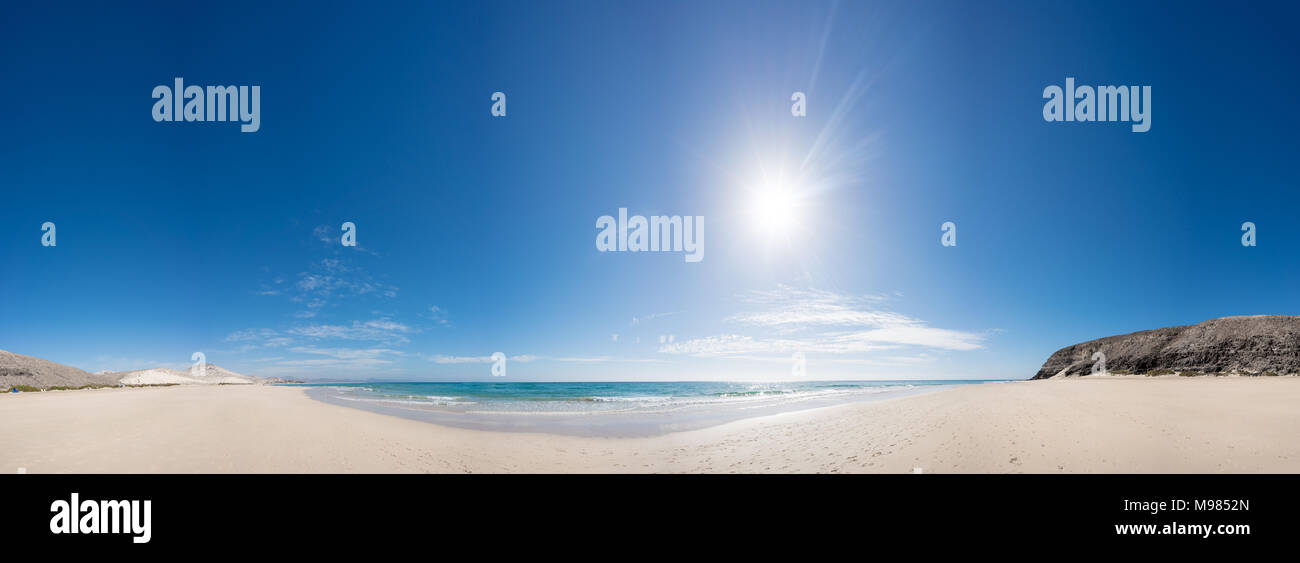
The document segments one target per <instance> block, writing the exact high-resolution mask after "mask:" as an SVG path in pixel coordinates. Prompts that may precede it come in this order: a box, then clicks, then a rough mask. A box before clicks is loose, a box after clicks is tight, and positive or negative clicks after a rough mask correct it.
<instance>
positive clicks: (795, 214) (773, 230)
mask: <svg viewBox="0 0 1300 563" xmlns="http://www.w3.org/2000/svg"><path fill="white" fill-rule="evenodd" d="M750 205H751V207H750V221H751V222H752V225H753V227H754V229H755V231H757V232H758V233H759V234H761V235H764V236H766V237H769V238H782V239H786V240H788V239H789V238H790V236H791V235H793V234H794V230H795V228H796V227H798V226H799V221H800V214H801V212H802V208H803V200H802V195H801V194H800V193H799V191H798V189H797V188H796V187H795V186H791V185H789V184H786V183H771V184H767V185H763V186H761V187H759V188H757V189H755V190H754V192H753V195H752V201H751V202H750Z"/></svg>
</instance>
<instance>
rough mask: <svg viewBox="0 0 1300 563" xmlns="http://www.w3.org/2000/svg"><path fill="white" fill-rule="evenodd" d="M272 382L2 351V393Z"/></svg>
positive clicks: (222, 372) (211, 369)
mask: <svg viewBox="0 0 1300 563" xmlns="http://www.w3.org/2000/svg"><path fill="white" fill-rule="evenodd" d="M268 382H270V381H269V380H264V379H261V378H257V377H252V376H247V375H240V374H238V373H235V372H233V371H230V370H228V369H225V368H222V367H220V366H217V365H214V364H207V370H206V371H205V374H204V375H203V376H196V375H194V374H192V373H191V372H190V370H187V369H186V370H177V369H165V368H153V369H143V370H135V371H123V372H99V373H87V372H85V371H82V370H79V369H77V368H74V367H72V366H65V365H63V364H57V363H54V362H51V361H49V360H42V359H40V358H33V357H31V356H23V355H21V354H14V353H12V352H6V351H4V350H0V390H7V389H9V388H11V387H18V386H27V387H35V388H38V389H48V388H50V387H81V386H84V385H110V386H116V385H164V384H172V385H216V384H242V385H250V384H259V383H268Z"/></svg>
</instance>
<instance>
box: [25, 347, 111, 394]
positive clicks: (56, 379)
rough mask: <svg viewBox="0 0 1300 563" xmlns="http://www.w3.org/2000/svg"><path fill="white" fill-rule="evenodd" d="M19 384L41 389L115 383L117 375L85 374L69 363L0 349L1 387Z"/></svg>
mask: <svg viewBox="0 0 1300 563" xmlns="http://www.w3.org/2000/svg"><path fill="white" fill-rule="evenodd" d="M20 385H25V386H28V387H36V388H40V389H46V388H49V387H81V386H83V385H117V378H115V377H113V376H109V375H99V374H93V373H87V372H84V371H81V370H79V369H77V368H74V367H72V366H65V365H63V364H56V363H54V362H51V361H49V360H42V359H40V358H33V357H31V356H24V355H22V354H14V353H12V352H6V351H4V350H0V389H6V390H7V389H9V388H12V387H18V386H20Z"/></svg>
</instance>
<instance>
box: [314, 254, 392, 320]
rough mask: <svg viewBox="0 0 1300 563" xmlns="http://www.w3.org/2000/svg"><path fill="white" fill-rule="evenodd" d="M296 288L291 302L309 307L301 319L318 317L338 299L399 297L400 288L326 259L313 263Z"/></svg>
mask: <svg viewBox="0 0 1300 563" xmlns="http://www.w3.org/2000/svg"><path fill="white" fill-rule="evenodd" d="M294 289H295V290H296V292H295V293H294V295H293V296H292V297H291V298H290V300H291V301H293V302H294V303H301V304H302V305H303V306H304V307H306V309H305V310H303V311H299V312H298V314H296V315H295V316H297V317H298V318H313V317H315V316H316V315H317V314H318V313H319V312H320V310H321V309H323V308H324V307H325V306H326V305H328V304H329V303H330V301H331V300H332V299H335V298H340V297H358V296H374V297H383V298H392V297H396V296H397V287H396V286H393V285H389V284H386V283H383V282H380V281H377V280H375V279H374V278H373V277H371V276H370V274H367V273H366V272H365V271H363V270H361V269H360V268H357V267H354V266H351V265H349V264H347V263H346V262H344V261H342V260H340V259H338V258H325V259H323V260H321V261H319V262H315V263H313V264H312V265H311V267H309V268H308V269H307V271H305V272H299V273H298V281H297V282H295V283H294Z"/></svg>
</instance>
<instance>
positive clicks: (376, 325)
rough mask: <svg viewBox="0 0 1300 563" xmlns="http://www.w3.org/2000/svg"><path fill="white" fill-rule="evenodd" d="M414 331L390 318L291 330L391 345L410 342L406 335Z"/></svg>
mask: <svg viewBox="0 0 1300 563" xmlns="http://www.w3.org/2000/svg"><path fill="white" fill-rule="evenodd" d="M412 332H415V330H414V329H412V328H411V327H409V326H407V325H404V324H402V323H399V322H395V321H392V320H390V319H375V320H370V321H366V322H361V321H352V324H351V325H330V324H310V325H306V326H299V327H294V328H292V329H290V330H289V333H290V334H293V335H295V336H301V337H304V338H310V339H314V340H326V339H336V340H362V341H371V342H384V343H388V344H390V345H396V344H406V343H408V342H410V338H408V337H407V336H406V335H407V334H409V333H412Z"/></svg>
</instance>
